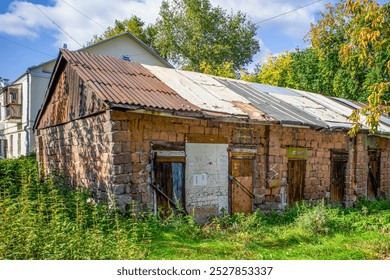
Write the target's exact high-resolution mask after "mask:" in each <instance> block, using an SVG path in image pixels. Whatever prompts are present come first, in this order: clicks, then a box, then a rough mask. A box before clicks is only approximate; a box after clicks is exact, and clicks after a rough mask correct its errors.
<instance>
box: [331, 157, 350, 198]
mask: <svg viewBox="0 0 390 280" xmlns="http://www.w3.org/2000/svg"><path fill="white" fill-rule="evenodd" d="M331 159H332V161H331V183H330V184H331V185H330V201H331V203H332V204H340V203H342V202H343V201H344V197H345V189H346V173H347V162H348V154H347V155H345V153H339V152H332V155H331Z"/></svg>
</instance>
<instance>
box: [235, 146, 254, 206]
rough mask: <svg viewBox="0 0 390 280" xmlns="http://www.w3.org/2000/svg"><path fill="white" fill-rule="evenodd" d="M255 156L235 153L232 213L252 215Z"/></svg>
mask: <svg viewBox="0 0 390 280" xmlns="http://www.w3.org/2000/svg"><path fill="white" fill-rule="evenodd" d="M253 160H254V154H250V153H233V154H232V161H231V174H232V178H231V179H232V183H231V198H232V201H231V203H232V213H252V201H253V198H254V195H253V192H252V189H253Z"/></svg>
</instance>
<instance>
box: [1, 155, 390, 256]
mask: <svg viewBox="0 0 390 280" xmlns="http://www.w3.org/2000/svg"><path fill="white" fill-rule="evenodd" d="M0 190H1V191H0V227H1V231H0V259H84V260H87V259H96V260H97V259H193V260H195V259H276V260H280V259H389V257H390V201H389V200H379V201H372V202H369V201H367V200H365V199H360V200H359V201H358V202H357V203H356V206H355V207H354V208H351V209H342V208H330V207H329V206H328V205H325V204H324V203H318V204H317V205H315V206H309V205H308V204H300V205H296V206H295V207H293V208H288V209H286V211H284V212H283V213H280V212H275V211H271V212H270V213H268V214H267V215H265V214H264V213H263V212H261V211H256V212H255V213H253V214H251V215H244V214H235V215H232V216H230V215H223V216H222V217H221V218H213V219H210V222H208V223H207V224H204V225H199V224H196V223H195V222H194V220H193V219H192V217H191V216H185V215H181V214H174V213H172V215H170V216H169V217H167V218H165V219H161V218H160V216H159V215H154V214H151V213H145V214H140V215H138V216H137V217H136V216H135V215H133V214H131V209H130V212H129V213H127V214H126V215H122V214H119V213H118V212H116V211H115V210H114V209H109V208H108V207H107V206H105V205H101V204H100V205H97V204H95V203H94V202H93V201H91V200H90V199H88V198H90V195H89V193H87V192H85V191H80V190H78V191H75V190H69V189H67V188H64V187H62V186H57V185H56V184H55V183H54V182H53V181H52V180H46V181H44V182H41V181H40V180H39V178H38V168H37V163H36V161H35V159H34V157H23V158H20V159H16V160H2V161H0Z"/></svg>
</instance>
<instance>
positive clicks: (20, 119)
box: [0, 32, 173, 159]
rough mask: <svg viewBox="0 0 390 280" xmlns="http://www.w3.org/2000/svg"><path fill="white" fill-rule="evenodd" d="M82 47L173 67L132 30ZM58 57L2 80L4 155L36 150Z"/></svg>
mask: <svg viewBox="0 0 390 280" xmlns="http://www.w3.org/2000/svg"><path fill="white" fill-rule="evenodd" d="M78 51H83V52H89V53H92V54H97V55H109V56H113V57H117V58H123V59H130V60H131V61H135V62H139V63H142V64H147V65H155V66H162V67H168V68H173V66H172V65H171V64H169V63H168V62H167V61H165V60H164V59H163V58H162V57H160V56H159V55H158V54H157V53H156V52H155V51H154V50H153V49H151V48H150V47H148V46H147V45H145V44H144V43H143V42H141V41H140V40H139V39H137V38H136V37H135V36H134V35H132V34H131V33H129V32H126V33H123V34H120V35H117V36H114V37H111V38H109V39H106V40H103V41H101V42H98V43H96V44H93V45H90V46H87V47H85V48H82V49H80V50H78ZM54 65H55V60H51V61H48V62H44V63H42V64H40V65H38V66H32V67H29V68H28V69H27V70H26V72H25V73H23V74H22V75H21V76H20V77H19V78H17V79H16V80H15V81H14V82H12V83H10V84H7V83H6V81H4V80H2V81H1V83H0V159H3V158H15V157H19V156H21V155H28V154H30V153H31V152H34V151H35V136H34V130H33V126H34V122H35V118H36V116H37V114H38V112H39V109H40V108H41V105H42V103H43V100H44V96H45V93H46V89H47V86H48V83H49V80H50V76H51V73H52V72H53V67H54Z"/></svg>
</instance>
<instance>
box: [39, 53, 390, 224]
mask: <svg viewBox="0 0 390 280" xmlns="http://www.w3.org/2000/svg"><path fill="white" fill-rule="evenodd" d="M359 106H360V104H358V103H352V102H349V101H346V100H343V99H334V98H328V97H325V96H322V95H319V94H314V93H308V92H303V91H297V90H292V89H286V88H278V87H273V86H267V85H261V84H255V83H248V82H244V81H237V80H231V79H225V78H219V77H214V76H209V75H204V74H199V73H192V72H185V71H179V70H175V69H168V68H162V67H157V66H147V65H141V64H138V63H135V62H129V61H125V60H121V59H117V58H113V57H108V56H95V55H91V54H87V53H82V52H78V53H76V52H71V51H67V50H61V52H60V54H59V57H58V59H57V62H56V66H55V70H54V72H53V75H52V77H51V81H50V84H49V87H48V90H47V93H46V96H45V101H44V104H43V105H42V107H41V110H40V112H39V114H38V117H37V120H36V123H35V130H36V137H37V139H36V143H37V159H38V161H39V163H40V167H41V168H42V171H43V172H44V173H45V174H51V173H53V171H55V172H59V173H61V174H62V175H64V176H65V177H66V178H67V179H68V183H69V185H70V186H73V187H80V188H87V189H90V190H91V191H92V193H93V196H94V197H95V199H96V200H98V201H105V200H109V201H111V199H112V200H113V201H115V202H116V205H117V206H118V207H119V209H121V210H122V211H124V210H125V209H126V208H127V207H129V206H131V207H132V209H135V211H157V209H159V208H162V209H163V210H165V211H166V210H167V209H168V208H169V207H170V206H171V204H176V205H177V204H179V205H180V206H181V207H182V208H183V209H185V210H186V211H187V212H188V213H190V214H192V215H195V217H196V219H197V220H198V221H205V220H206V219H207V218H208V217H212V216H216V215H219V214H220V213H221V211H226V212H228V213H236V212H252V211H254V210H256V209H258V208H261V209H269V208H270V207H273V208H276V209H282V208H283V207H285V206H286V205H292V204H293V203H295V202H298V201H302V200H307V201H309V200H311V201H318V200H321V199H325V200H326V201H328V202H330V203H332V204H342V205H344V206H351V205H353V203H354V202H355V201H356V199H357V198H358V197H359V196H366V197H368V198H369V199H372V198H376V197H381V196H388V195H389V194H390V145H389V139H388V137H389V135H390V120H388V119H386V118H382V119H381V124H380V126H379V129H380V131H379V132H378V134H377V135H370V134H368V132H367V129H366V128H365V127H364V126H363V128H362V130H361V131H360V132H359V134H358V135H357V136H356V137H354V138H350V137H349V136H348V134H347V132H348V130H349V128H350V127H351V124H350V122H349V121H348V120H347V116H348V115H349V114H350V113H351V112H352V110H353V109H354V108H357V107H359ZM223 209H224V210H223Z"/></svg>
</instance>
